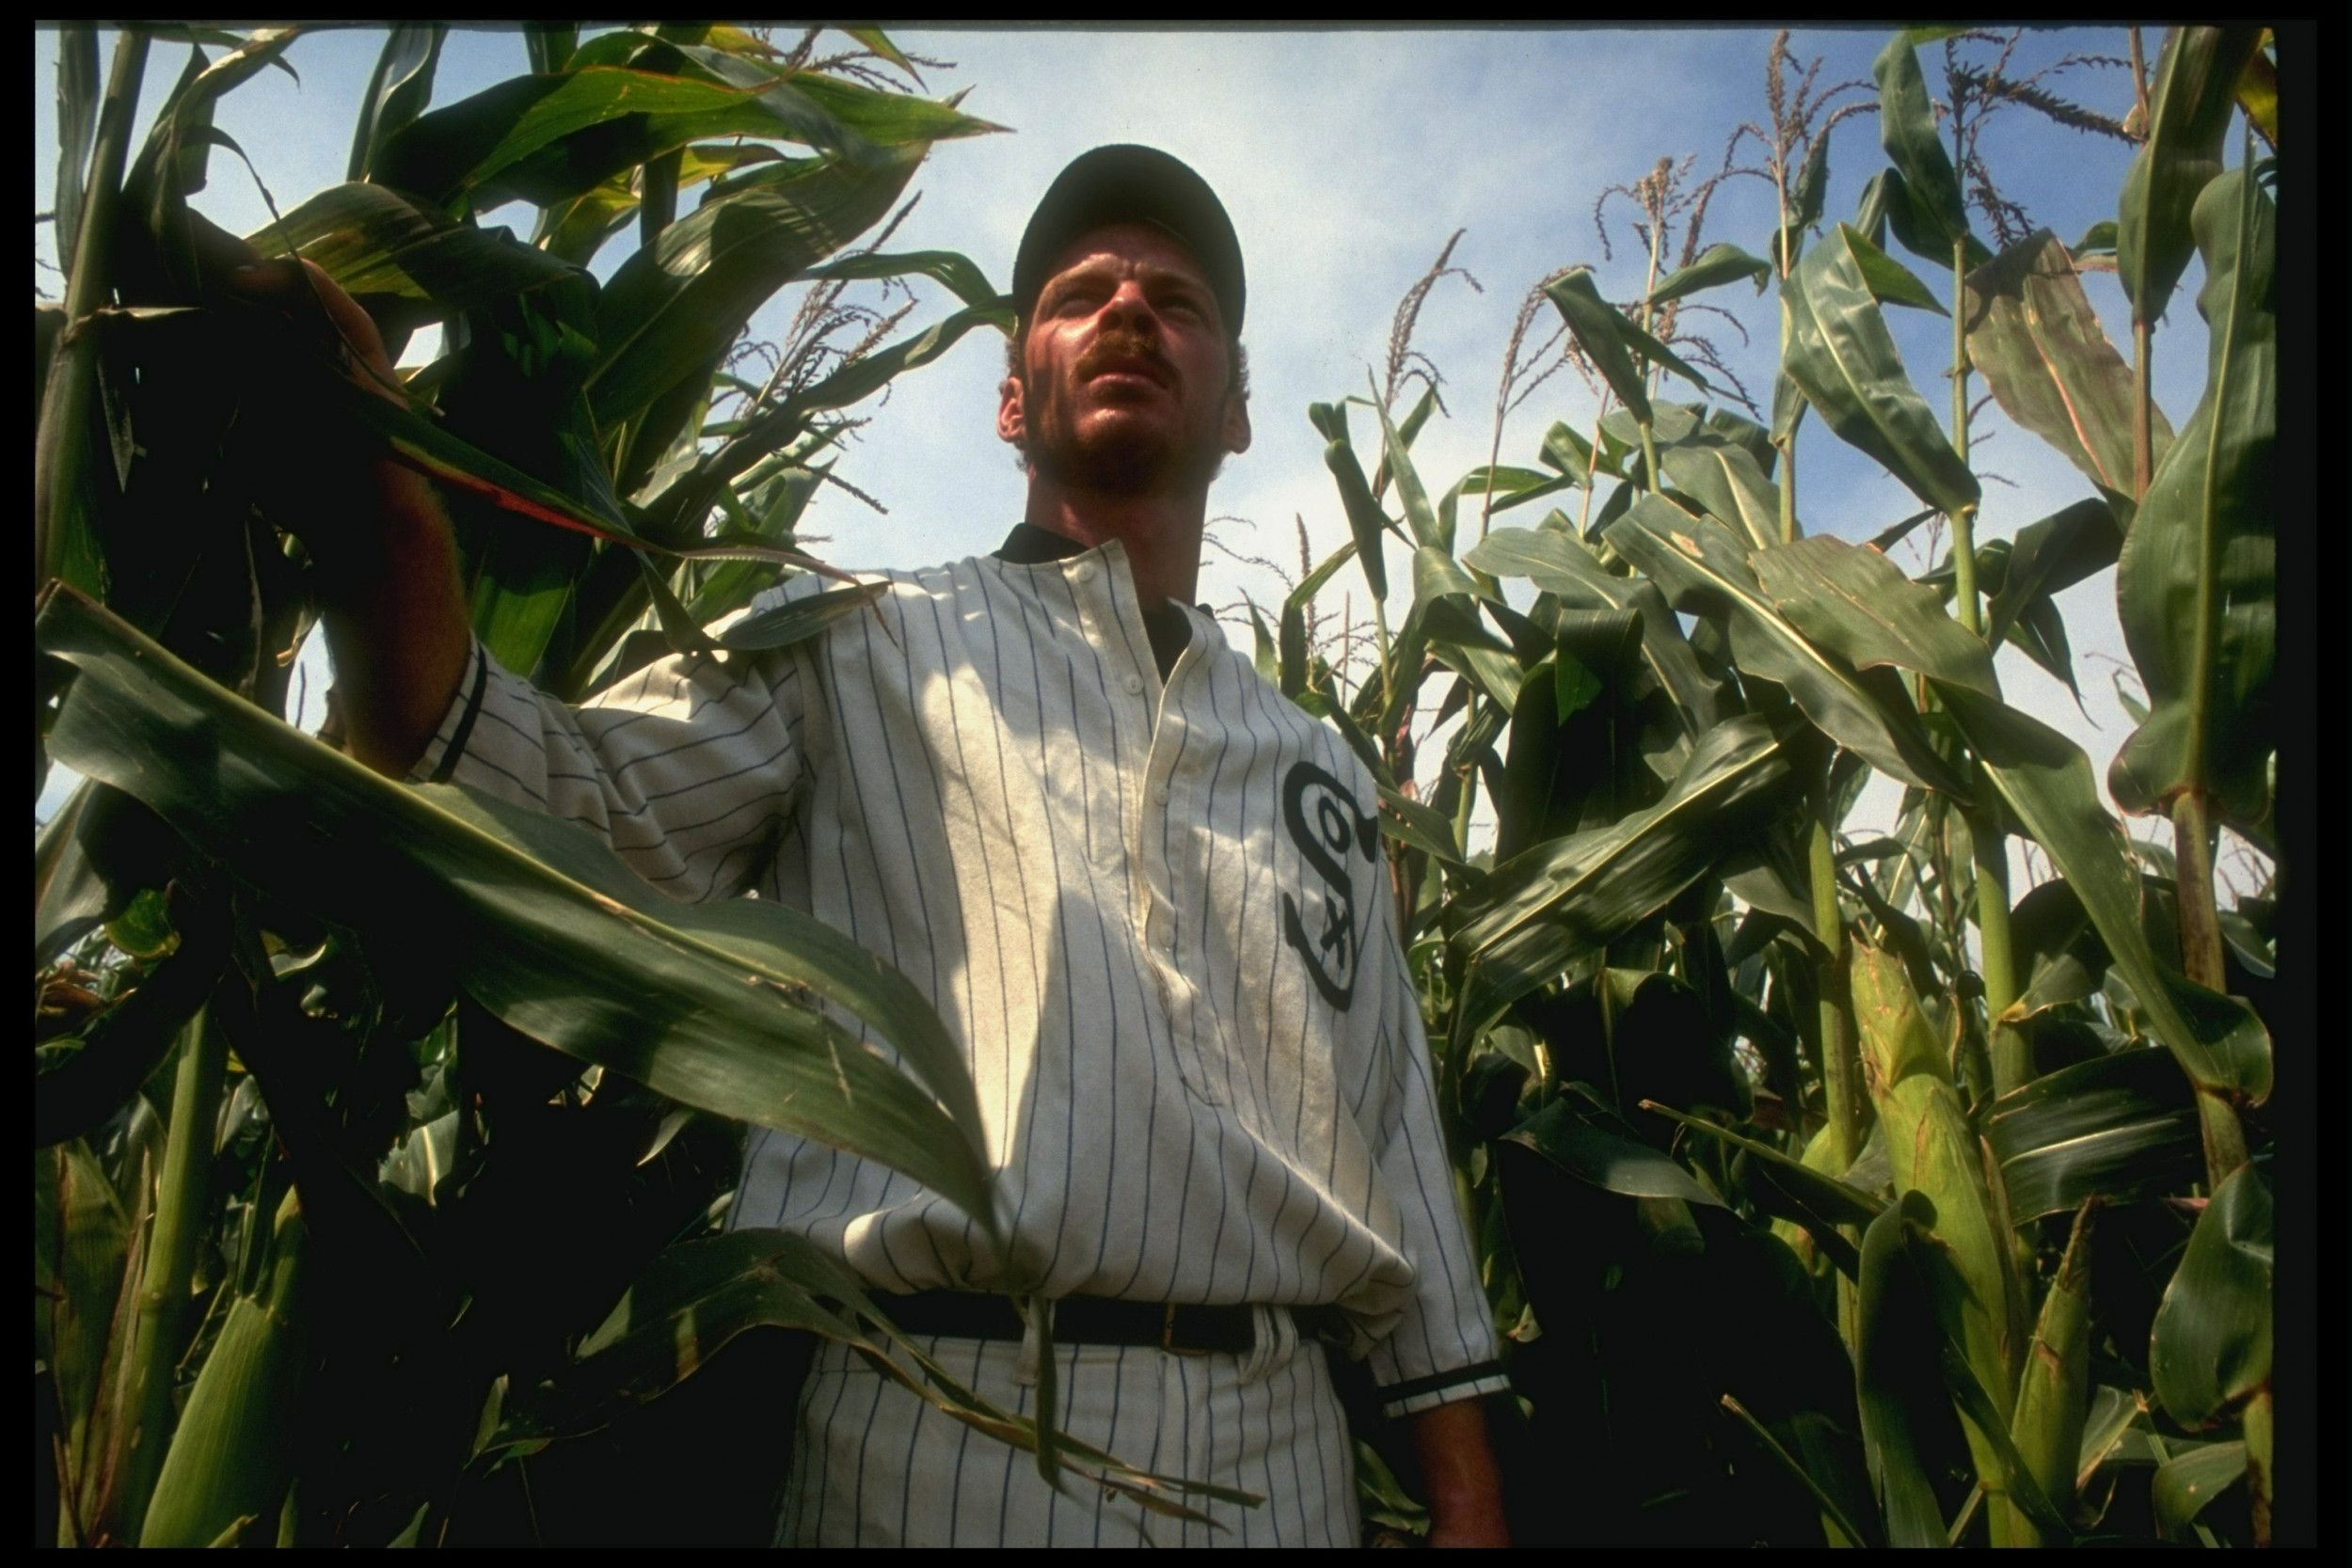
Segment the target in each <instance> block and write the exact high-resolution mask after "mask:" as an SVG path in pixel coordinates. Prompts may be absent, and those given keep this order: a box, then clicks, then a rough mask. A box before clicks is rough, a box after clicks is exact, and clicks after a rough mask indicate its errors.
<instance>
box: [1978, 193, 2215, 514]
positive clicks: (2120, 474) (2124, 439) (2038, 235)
mask: <svg viewBox="0 0 2352 1568" xmlns="http://www.w3.org/2000/svg"><path fill="white" fill-rule="evenodd" d="M1966 301H1967V303H1966V307H1965V309H1966V325H1967V334H1968V359H1969V362H1970V363H1971V364H1972V365H1974V366H1975V367H1976V368H1977V369H1978V370H1979V371H1981V372H1984V379H1985V384H1986V385H1987V386H1988V387H1990V388H1992V389H1993V395H1994V399H1995V400H1996V401H1998V402H1999V404H2000V405H2001V410H2002V412H2004V413H2006V414H2007V415H2008V416H2009V417H2010V419H2011V420H2015V421H2016V423H2017V424H2018V425H2019V426H2020V427H2022V428H2024V429H2026V430H2030V431H2032V432H2033V433H2034V434H2035V435H2036V436H2041V437H2042V439H2043V440H2045V441H2047V442H2049V443H2050V445H2052V446H2053V447H2056V448H2057V449H2058V452H2059V454H2060V455H2062V456H2063V457H2065V459H2066V460H2067V461H2068V462H2069V463H2072V464H2074V467H2077V468H2079V469H2081V470H2082V472H2083V474H2084V476H2085V477H2086V478H2088V479H2089V480H2090V482H2091V483H2093V484H2096V485H2098V486H2099V487H2100V488H2101V489H2102V490H2105V491H2106V492H2108V493H2110V494H2113V495H2117V496H2123V497H2128V496H2129V495H2130V494H2131V493H2132V438H2133V437H2132V422H2133V419H2134V409H2135V408H2136V406H2137V403H2136V394H2135V392H2134V390H2133V386H2132V369H2131V367H2130V366H2129V365H2127V364H2125V363H2124V361H2123V356H2122V355H2121V354H2119V353H2117V352H2116V350H2115V345H2114V344H2112V343H2110V342H2108V341H2107V337H2106V331H2105V329H2104V328H2102V327H2101V326H2100V325H2099V314H2098V312H2097V311H2096V310H2094V309H2091V306H2090V298H2089V296H2087V295H2086V294H2084V293H2083V286H2082V281H2081V279H2080V278H2078V277H2076V276H2075V274H2074V261H2073V259H2072V258H2070V257H2069V256H2068V255H2067V252H2066V247H2065V246H2064V245H2060V244H2058V236H2057V235H2055V234H2053V233H2051V232H2050V231H2049V230H2046V229H2043V230H2037V231H2036V232H2035V233H2033V234H2030V235H2028V236H2026V238H2025V239H2023V240H2020V241H2019V242H2018V243H2017V244H2015V245H2010V247H2009V248H2008V249H2007V250H2004V251H2002V252H2001V254H2000V255H1999V256H1998V257H1996V258H1994V261H1992V263H1991V264H1989V265H1987V266H1981V267H1979V268H1978V269H1977V270H1976V271H1974V272H1972V273H1970V274H1969V275H1968V278H1967V285H1966ZM2151 420H2152V426H2153V437H2152V440H2153V451H2154V455H2155V457H2157V458H2159V459H2160V458H2161V457H2162V456H2163V455H2164V450H2165V448H2166V447H2167V446H2168V445H2169V444H2170V442H2171V439H2172V427H2171V425H2170V424H2169V422H2168V421H2167V420H2165V417H2164V415H2163V412H2162V411H2161V410H2155V411H2153V412H2152V416H2151Z"/></svg>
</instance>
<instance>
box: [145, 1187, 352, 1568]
mask: <svg viewBox="0 0 2352 1568" xmlns="http://www.w3.org/2000/svg"><path fill="white" fill-rule="evenodd" d="M305 1228H306V1227H304V1225H303V1220H302V1213H301V1210H300V1207H299V1205H298V1204H297V1203H296V1201H295V1198H294V1194H293V1193H292V1192H291V1191H290V1192H288V1193H287V1195H286V1198H285V1201H284V1202H283V1203H282V1204H280V1205H279V1207H278V1215H277V1220H276V1224H275V1227H274V1234H273V1236H272V1239H271V1243H270V1274H269V1275H268V1279H267V1282H266V1284H265V1286H264V1289H263V1291H262V1293H260V1294H257V1295H250V1296H238V1297H237V1298H236V1299H235V1300H234V1301H233V1302H232V1303H231V1304H230V1307H229V1312H228V1316H227V1318H226V1320H225V1321H224V1322H223V1323H222V1324H221V1329H220V1336H219V1338H216V1339H215V1340H214V1342H213V1347H212V1352H211V1354H208V1355H207V1356H206V1357H205V1358H204V1366H203V1369H202V1370H200V1371H199V1372H198V1373H197V1376H196V1383H195V1385H194V1386H192V1387H190V1388H189V1390H188V1401H187V1404H186V1406H185V1408H183V1410H182V1411H181V1412H180V1421H179V1425H178V1428H177V1429H176V1430H175V1431H174V1432H173V1433H172V1436H171V1449H170V1450H169V1451H168V1452H167V1453H166V1454H165V1455H164V1462H163V1468H162V1471H161V1472H160V1473H159V1474H158V1475H157V1476H156V1478H155V1492H154V1496H153V1497H152V1498H151V1500H150V1501H149V1503H148V1506H147V1518H146V1522H145V1525H144V1527H143V1528H141V1530H140V1532H139V1544H140V1545H142V1546H209V1545H211V1544H214V1543H215V1542H216V1541H217V1540H219V1539H220V1538H221V1537H222V1536H223V1535H224V1533H227V1532H230V1531H231V1530H233V1529H234V1528H235V1526H236V1523H237V1521H238V1520H240V1519H242V1518H247V1517H251V1518H263V1517H269V1516H272V1515H274V1514H276V1513H278V1504H279V1500H280V1499H281V1498H282V1497H284V1495H285V1490H286V1485H287V1482H288V1481H289V1479H290V1477H291V1476H292V1474H293V1470H294V1457H295V1450H294V1436H295V1429H294V1423H293V1422H291V1421H290V1420H288V1419H287V1418H286V1411H287V1409H288V1407H289V1406H290V1405H291V1404H292V1403H293V1402H294V1400H295V1399H296V1398H297V1396H298V1394H299V1392H300V1389H301V1387H302V1383H303V1373H304V1371H305V1370H306V1366H305V1360H306V1358H305V1351H306V1348H307V1341H308V1340H309V1338H310V1333H309V1330H308V1326H307V1320H306V1317H305V1314H304V1311H303V1307H304V1305H305V1297H304V1294H303V1290H302V1286H303V1279H304V1275H305V1272H306V1271H305V1270H304V1268H303V1266H302V1265H303V1261H304V1259H303V1254H304V1253H305V1251H307V1250H308V1246H307V1241H306V1236H305Z"/></svg>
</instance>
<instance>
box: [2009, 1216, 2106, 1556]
mask: <svg viewBox="0 0 2352 1568" xmlns="http://www.w3.org/2000/svg"><path fill="white" fill-rule="evenodd" d="M2096 1213H2097V1210H2096V1209H2095V1208H2093V1207H2091V1206H2090V1205H2088V1204H2086V1205H2085V1206H2084V1208H2083V1210H2082V1212H2080V1213H2079V1214H2077V1215H2076V1216H2075V1219H2074V1229H2073V1231H2072V1232H2071V1233H2069V1235H2068V1236H2067V1239H2066V1252H2065V1255H2064V1256H2063V1257H2062V1258H2060V1259H2058V1274H2057V1275H2055V1276H2053V1277H2052V1279H2051V1281H2050V1290H2049V1294H2047V1295H2045V1296H2044V1297H2042V1317H2041V1321H2040V1322H2039V1323H2036V1324H2035V1326H2034V1333H2033V1343H2032V1344H2031V1345H2029V1346H2027V1347H2026V1356H2025V1362H2024V1367H2023V1370H2022V1372H2021V1375H2020V1378H2019V1383H2018V1390H2017V1414H2016V1416H2015V1418H2013V1420H2012V1422H2011V1424H2010V1436H2011V1438H2012V1439H2013V1440H2014V1442H2015V1444H2016V1447H2017V1451H2018V1453H2019V1455H2020V1456H2022V1457H2023V1459H2024V1461H2025V1465H2026V1471H2027V1472H2028V1473H2029V1474H2031V1475H2032V1477H2033V1480H2034V1484H2035V1485H2037V1486H2038V1487H2040V1488H2041V1491H2042V1496H2043V1497H2048V1498H2051V1499H2053V1500H2054V1501H2058V1502H2059V1503H2061V1504H2062V1503H2063V1502H2064V1501H2065V1500H2067V1499H2071V1498H2072V1497H2074V1475H2075V1469H2076V1465H2077V1461H2078V1460H2079V1458H2080V1456H2081V1453H2082V1445H2083V1427H2084V1424H2085V1422H2086V1420H2087V1419H2088V1418H2089V1415H2090V1227H2091V1224H2092V1220H2093V1218H2094V1216H2095V1215H2096ZM2042 1544H2045V1545H2053V1546H2056V1545H2064V1544H2069V1538H2068V1537H2067V1536H2063V1535H2061V1536H2058V1537H2057V1538H2055V1539H2053V1538H2050V1537H2047V1536H2045V1537H2044V1538H2043V1542H2042Z"/></svg>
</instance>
